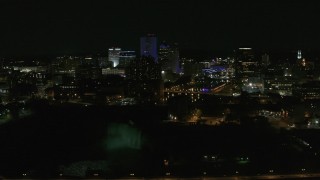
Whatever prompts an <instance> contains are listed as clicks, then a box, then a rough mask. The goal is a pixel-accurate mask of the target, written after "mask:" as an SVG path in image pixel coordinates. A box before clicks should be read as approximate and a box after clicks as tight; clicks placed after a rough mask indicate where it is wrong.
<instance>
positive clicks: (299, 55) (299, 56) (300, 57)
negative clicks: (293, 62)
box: [297, 50, 302, 60]
mask: <svg viewBox="0 0 320 180" xmlns="http://www.w3.org/2000/svg"><path fill="white" fill-rule="evenodd" d="M297 59H298V60H300V59H302V54H301V50H298V52H297Z"/></svg>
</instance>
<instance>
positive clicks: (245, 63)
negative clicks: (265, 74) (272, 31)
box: [236, 48, 260, 78]
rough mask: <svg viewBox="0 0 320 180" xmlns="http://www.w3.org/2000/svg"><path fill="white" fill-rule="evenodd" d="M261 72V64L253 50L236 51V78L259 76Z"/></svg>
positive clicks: (240, 49) (241, 49)
mask: <svg viewBox="0 0 320 180" xmlns="http://www.w3.org/2000/svg"><path fill="white" fill-rule="evenodd" d="M259 71H260V68H259V63H258V60H257V59H256V56H255V53H254V51H253V50H252V48H239V49H238V50H236V76H237V77H238V78H244V77H252V76H257V75H258V74H259Z"/></svg>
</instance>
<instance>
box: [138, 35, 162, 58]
mask: <svg viewBox="0 0 320 180" xmlns="http://www.w3.org/2000/svg"><path fill="white" fill-rule="evenodd" d="M140 55H141V56H151V57H153V58H154V60H155V61H156V62H158V50H157V37H155V36H154V35H152V34H148V35H147V36H145V37H141V38H140Z"/></svg>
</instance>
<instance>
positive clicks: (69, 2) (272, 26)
mask: <svg viewBox="0 0 320 180" xmlns="http://www.w3.org/2000/svg"><path fill="white" fill-rule="evenodd" d="M149 32H150V33H155V34H157V36H158V37H159V39H160V40H167V41H176V42H178V43H179V44H180V46H181V47H182V48H188V49H207V50H211V49H212V50H223V49H230V48H235V47H239V46H244V45H248V46H253V47H262V48H291V47H292V48H300V47H301V48H318V47H319V44H320V3H318V2H316V1H313V0H312V1H311V0H301V1H295V0H256V1H253V0H252V1H248V0H242V1H241V0H238V1H228V0H219V1H216V0H210V1H208V0H113V1H111V0H104V1H102V0H101V1H98V0H87V1H79V0H77V1H76V0H64V1H62V0H61V1H59V0H38V1H36V0H21V1H17V0H1V1H0V55H1V54H2V55H44V54H54V53H79V52H99V51H104V50H106V49H107V48H108V47H111V46H120V47H122V48H125V49H137V48H138V43H139V37H140V36H141V35H143V34H146V33H149Z"/></svg>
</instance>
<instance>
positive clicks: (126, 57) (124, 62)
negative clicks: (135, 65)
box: [118, 51, 136, 68]
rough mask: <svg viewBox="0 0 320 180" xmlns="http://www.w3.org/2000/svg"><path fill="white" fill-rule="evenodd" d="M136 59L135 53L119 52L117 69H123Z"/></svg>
mask: <svg viewBox="0 0 320 180" xmlns="http://www.w3.org/2000/svg"><path fill="white" fill-rule="evenodd" d="M135 58H136V52H135V51H121V52H120V55H119V65H118V67H121V68H125V67H127V66H129V64H130V63H131V62H132V61H133V60H134V59H135Z"/></svg>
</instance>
